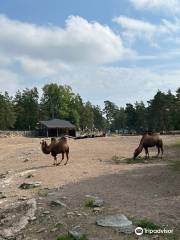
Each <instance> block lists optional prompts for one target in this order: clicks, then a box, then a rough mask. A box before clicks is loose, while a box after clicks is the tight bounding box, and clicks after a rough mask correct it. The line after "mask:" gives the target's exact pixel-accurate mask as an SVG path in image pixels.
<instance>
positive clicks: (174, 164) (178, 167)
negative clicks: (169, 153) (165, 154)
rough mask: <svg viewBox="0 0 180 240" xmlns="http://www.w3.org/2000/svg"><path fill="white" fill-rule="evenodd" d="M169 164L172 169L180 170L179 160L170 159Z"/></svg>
mask: <svg viewBox="0 0 180 240" xmlns="http://www.w3.org/2000/svg"><path fill="white" fill-rule="evenodd" d="M169 166H170V167H171V169H172V170H174V171H176V172H180V160H176V161H172V162H171V163H170V164H169Z"/></svg>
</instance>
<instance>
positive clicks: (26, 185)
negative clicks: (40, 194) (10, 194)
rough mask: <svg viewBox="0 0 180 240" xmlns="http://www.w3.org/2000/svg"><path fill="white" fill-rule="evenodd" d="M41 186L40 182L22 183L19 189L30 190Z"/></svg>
mask: <svg viewBox="0 0 180 240" xmlns="http://www.w3.org/2000/svg"><path fill="white" fill-rule="evenodd" d="M40 186H41V182H24V183H22V184H21V185H20V186H19V188H21V189H32V188H37V187H40Z"/></svg>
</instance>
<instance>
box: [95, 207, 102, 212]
mask: <svg viewBox="0 0 180 240" xmlns="http://www.w3.org/2000/svg"><path fill="white" fill-rule="evenodd" d="M93 212H95V213H100V212H102V208H100V207H95V208H93Z"/></svg>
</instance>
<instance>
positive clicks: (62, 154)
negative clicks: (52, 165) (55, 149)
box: [58, 153, 64, 165]
mask: <svg viewBox="0 0 180 240" xmlns="http://www.w3.org/2000/svg"><path fill="white" fill-rule="evenodd" d="M63 159H64V153H62V159H61V161H60V162H59V163H58V165H60V164H61V162H62V161H63Z"/></svg>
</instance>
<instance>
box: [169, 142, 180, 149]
mask: <svg viewBox="0 0 180 240" xmlns="http://www.w3.org/2000/svg"><path fill="white" fill-rule="evenodd" d="M169 147H174V148H179V149H180V141H179V140H178V141H176V142H175V143H173V144H171V145H170V146H169Z"/></svg>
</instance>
